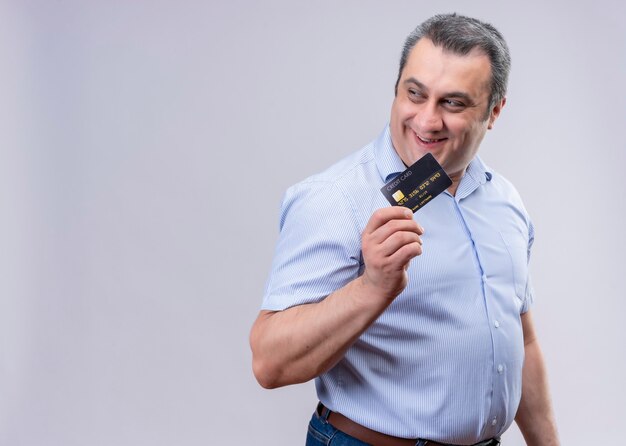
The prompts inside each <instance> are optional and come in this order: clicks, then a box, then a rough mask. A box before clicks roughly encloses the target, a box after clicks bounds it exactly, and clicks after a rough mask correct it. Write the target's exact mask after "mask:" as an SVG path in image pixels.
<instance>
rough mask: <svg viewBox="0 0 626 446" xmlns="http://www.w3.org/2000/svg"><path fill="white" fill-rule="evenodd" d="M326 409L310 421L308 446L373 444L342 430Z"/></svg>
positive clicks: (420, 442) (424, 441)
mask: <svg viewBox="0 0 626 446" xmlns="http://www.w3.org/2000/svg"><path fill="white" fill-rule="evenodd" d="M329 413H330V412H328V411H326V412H325V413H322V414H321V415H320V414H318V411H317V410H316V411H315V412H314V413H313V416H312V417H311V422H310V423H309V431H308V433H307V436H306V446H371V445H370V444H369V443H364V442H362V441H361V440H358V439H356V438H354V437H351V436H350V435H348V434H346V433H344V432H341V431H340V430H339V429H337V428H335V427H333V426H332V425H331V424H330V423H329V422H328V415H329ZM425 443H426V440H417V443H415V446H423V445H424V444H425Z"/></svg>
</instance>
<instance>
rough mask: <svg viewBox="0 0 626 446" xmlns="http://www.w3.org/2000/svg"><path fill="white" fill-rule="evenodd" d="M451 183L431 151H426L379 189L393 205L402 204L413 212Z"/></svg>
mask: <svg viewBox="0 0 626 446" xmlns="http://www.w3.org/2000/svg"><path fill="white" fill-rule="evenodd" d="M451 184H452V180H451V179H450V177H449V176H448V174H447V173H446V172H445V171H444V170H443V167H441V165H440V164H439V163H438V162H437V160H436V159H435V157H434V156H433V155H432V153H427V154H426V155H424V156H423V157H421V158H420V159H418V160H417V161H416V162H415V164H413V165H412V166H411V167H409V168H408V169H407V170H405V171H404V172H402V173H401V174H400V175H398V176H397V177H395V178H394V179H393V180H391V181H390V182H389V183H387V184H385V185H384V186H383V187H382V188H381V189H380V191H381V192H382V193H383V195H384V196H385V198H387V200H388V201H389V203H391V204H392V205H393V206H404V207H407V208H409V209H411V210H412V211H413V212H415V211H417V210H418V209H419V208H421V207H422V206H424V205H426V204H427V203H429V202H430V201H431V200H432V199H433V198H435V197H436V196H437V195H439V194H440V193H442V192H443V191H444V190H446V189H447V188H448V187H450V185H451Z"/></svg>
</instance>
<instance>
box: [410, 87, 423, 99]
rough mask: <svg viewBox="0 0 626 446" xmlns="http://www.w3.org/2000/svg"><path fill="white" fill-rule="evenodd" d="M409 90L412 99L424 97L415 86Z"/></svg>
mask: <svg viewBox="0 0 626 446" xmlns="http://www.w3.org/2000/svg"><path fill="white" fill-rule="evenodd" d="M408 92H409V98H411V99H412V100H417V99H421V98H422V97H423V96H422V93H421V92H420V91H418V90H415V89H414V88H409V90H408Z"/></svg>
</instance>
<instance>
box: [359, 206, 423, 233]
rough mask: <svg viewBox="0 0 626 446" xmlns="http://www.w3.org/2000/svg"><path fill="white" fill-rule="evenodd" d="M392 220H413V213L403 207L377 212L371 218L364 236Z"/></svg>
mask: <svg viewBox="0 0 626 446" xmlns="http://www.w3.org/2000/svg"><path fill="white" fill-rule="evenodd" d="M390 220H413V212H411V210H410V209H409V208H405V207H403V206H390V207H387V208H381V209H378V210H376V211H375V212H374V213H373V214H372V216H371V217H370V219H369V221H368V222H367V225H366V226H365V229H364V230H363V233H364V234H372V233H373V232H374V231H376V230H377V229H378V228H380V227H381V226H383V225H384V224H386V223H387V222H388V221H390Z"/></svg>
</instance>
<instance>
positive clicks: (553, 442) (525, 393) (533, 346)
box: [515, 311, 560, 446]
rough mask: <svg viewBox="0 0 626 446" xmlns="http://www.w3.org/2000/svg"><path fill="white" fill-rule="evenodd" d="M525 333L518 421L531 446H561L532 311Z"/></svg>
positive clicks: (524, 325)
mask: <svg viewBox="0 0 626 446" xmlns="http://www.w3.org/2000/svg"><path fill="white" fill-rule="evenodd" d="M522 329H523V331H524V351H525V359H524V368H523V371H522V400H521V401H520V405H519V409H518V410H517V415H516V416H515V421H516V422H517V425H518V426H519V428H520V431H521V432H522V435H524V439H525V440H526V444H527V445H528V446H558V445H559V444H560V442H559V438H558V434H557V430H556V422H555V419H554V412H553V410H552V403H551V401H550V394H549V391H548V379H547V376H546V369H545V364H544V360H543V354H542V353H541V348H540V346H539V341H538V340H537V335H536V333H535V327H534V323H533V320H532V317H531V314H530V311H528V312H526V313H524V314H522Z"/></svg>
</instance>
